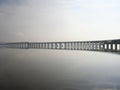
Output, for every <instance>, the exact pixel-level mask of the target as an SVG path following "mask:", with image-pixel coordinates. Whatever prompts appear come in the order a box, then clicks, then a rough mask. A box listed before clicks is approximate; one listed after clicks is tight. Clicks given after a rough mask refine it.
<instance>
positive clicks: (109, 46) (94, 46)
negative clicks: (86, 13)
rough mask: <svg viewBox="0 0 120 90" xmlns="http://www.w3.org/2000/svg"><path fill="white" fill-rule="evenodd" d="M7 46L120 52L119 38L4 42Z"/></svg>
mask: <svg viewBox="0 0 120 90" xmlns="http://www.w3.org/2000/svg"><path fill="white" fill-rule="evenodd" d="M4 46H5V47H8V48H21V49H32V48H33V49H35V48H36V49H61V50H62V49H63V50H89V51H112V52H120V39H115V40H99V41H71V42H70V41H69V42H12V43H5V44H4Z"/></svg>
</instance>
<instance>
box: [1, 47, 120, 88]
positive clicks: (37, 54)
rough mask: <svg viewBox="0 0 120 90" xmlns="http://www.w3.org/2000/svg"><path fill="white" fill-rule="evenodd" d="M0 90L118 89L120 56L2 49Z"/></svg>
mask: <svg viewBox="0 0 120 90" xmlns="http://www.w3.org/2000/svg"><path fill="white" fill-rule="evenodd" d="M0 90H120V55H119V54H112V53H104V52H94V51H93V52H92V51H74V50H44V49H10V48H9V49H8V48H1V49H0Z"/></svg>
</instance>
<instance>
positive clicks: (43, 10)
mask: <svg viewBox="0 0 120 90" xmlns="http://www.w3.org/2000/svg"><path fill="white" fill-rule="evenodd" d="M119 38H120V0H0V42H12V41H18V42H19V41H29V42H40V41H45V42H47V41H79V40H80V41H82V40H104V39H119Z"/></svg>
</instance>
